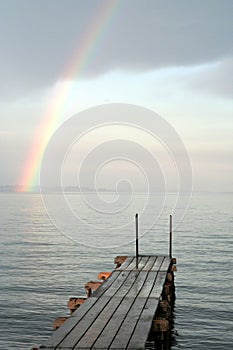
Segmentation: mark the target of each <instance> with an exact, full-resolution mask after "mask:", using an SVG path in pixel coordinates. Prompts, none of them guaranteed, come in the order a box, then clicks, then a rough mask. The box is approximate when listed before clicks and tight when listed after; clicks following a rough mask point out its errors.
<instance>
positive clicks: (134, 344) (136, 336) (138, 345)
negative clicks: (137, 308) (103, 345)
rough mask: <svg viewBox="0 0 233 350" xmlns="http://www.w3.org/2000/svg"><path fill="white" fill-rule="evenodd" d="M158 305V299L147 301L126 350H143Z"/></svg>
mask: <svg viewBox="0 0 233 350" xmlns="http://www.w3.org/2000/svg"><path fill="white" fill-rule="evenodd" d="M158 305H159V298H158V299H156V298H153V299H148V300H147V302H146V305H145V307H144V308H143V310H142V313H141V315H140V318H139V320H138V322H137V324H136V327H135V329H134V330H133V332H132V336H131V339H130V341H129V343H128V345H127V349H129V350H135V349H145V343H146V340H147V338H148V335H149V333H150V330H151V327H152V325H153V318H154V315H155V313H156V310H157V308H158Z"/></svg>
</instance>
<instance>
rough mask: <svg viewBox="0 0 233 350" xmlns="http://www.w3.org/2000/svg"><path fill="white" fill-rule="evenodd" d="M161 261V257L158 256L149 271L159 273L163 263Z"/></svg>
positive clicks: (162, 258)
mask: <svg viewBox="0 0 233 350" xmlns="http://www.w3.org/2000/svg"><path fill="white" fill-rule="evenodd" d="M163 260H164V257H163V256H158V257H157V259H156V261H155V263H154V265H153V267H152V268H151V271H159V270H160V268H161V265H162V263H163Z"/></svg>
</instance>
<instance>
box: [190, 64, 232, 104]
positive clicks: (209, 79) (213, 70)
mask: <svg viewBox="0 0 233 350" xmlns="http://www.w3.org/2000/svg"><path fill="white" fill-rule="evenodd" d="M232 77H233V58H230V59H226V60H223V61H221V62H219V63H218V64H215V65H213V67H207V68H206V69H203V71H202V72H200V73H199V74H197V75H196V76H195V78H193V79H192V80H191V85H192V87H194V88H195V89H198V90H199V91H202V92H203V91H206V92H209V93H211V94H212V93H214V94H216V95H218V96H224V97H227V98H230V99H231V98H232V96H233V83H232Z"/></svg>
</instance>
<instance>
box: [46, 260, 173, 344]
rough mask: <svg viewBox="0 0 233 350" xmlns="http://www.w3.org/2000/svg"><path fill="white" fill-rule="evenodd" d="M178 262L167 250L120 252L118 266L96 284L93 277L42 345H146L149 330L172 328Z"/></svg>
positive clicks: (116, 262) (150, 331) (161, 330)
mask: <svg viewBox="0 0 233 350" xmlns="http://www.w3.org/2000/svg"><path fill="white" fill-rule="evenodd" d="M136 263H137V264H136ZM175 263H176V261H175V259H172V258H171V257H169V256H147V255H140V256H139V257H138V259H137V262H136V258H135V257H133V256H129V257H121V256H118V257H116V258H115V264H116V269H115V270H113V271H112V272H111V273H110V274H108V273H106V274H104V273H103V274H102V278H103V282H102V284H99V285H98V286H97V287H98V288H97V289H96V290H94V289H95V288H96V287H95V282H90V283H89V284H86V291H87V296H88V297H87V299H86V300H85V301H84V300H83V301H82V302H80V304H81V305H80V306H79V307H78V309H77V310H76V311H74V312H73V313H72V314H71V316H70V317H69V318H68V319H67V320H66V321H65V322H64V323H63V324H62V326H61V327H60V328H59V329H58V330H56V331H55V332H54V333H53V334H52V336H51V337H50V338H49V339H48V340H47V341H46V342H45V343H44V344H43V345H41V346H40V349H50V350H51V349H60V350H62V349H64V350H65V349H66V350H68V349H77V350H84V349H102V350H103V349H105V350H106V349H121V350H122V349H132V350H137V349H145V345H146V341H147V340H148V337H149V336H150V335H151V333H153V332H160V333H161V332H168V330H169V318H170V312H169V310H170V305H171V303H172V302H173V300H174V297H175V294H174V273H173V271H175V269H176V267H175V266H174V264H175ZM136 265H138V266H137V267H138V268H136ZM73 299H74V298H73ZM72 302H73V303H74V302H75V300H71V301H70V303H71V304H72ZM71 307H72V305H71Z"/></svg>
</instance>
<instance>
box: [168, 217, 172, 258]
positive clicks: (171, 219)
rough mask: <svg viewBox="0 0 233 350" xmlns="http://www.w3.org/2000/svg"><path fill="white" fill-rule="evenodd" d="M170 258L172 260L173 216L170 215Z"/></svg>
mask: <svg viewBox="0 0 233 350" xmlns="http://www.w3.org/2000/svg"><path fill="white" fill-rule="evenodd" d="M169 257H170V259H171V258H172V215H170V239H169Z"/></svg>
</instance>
